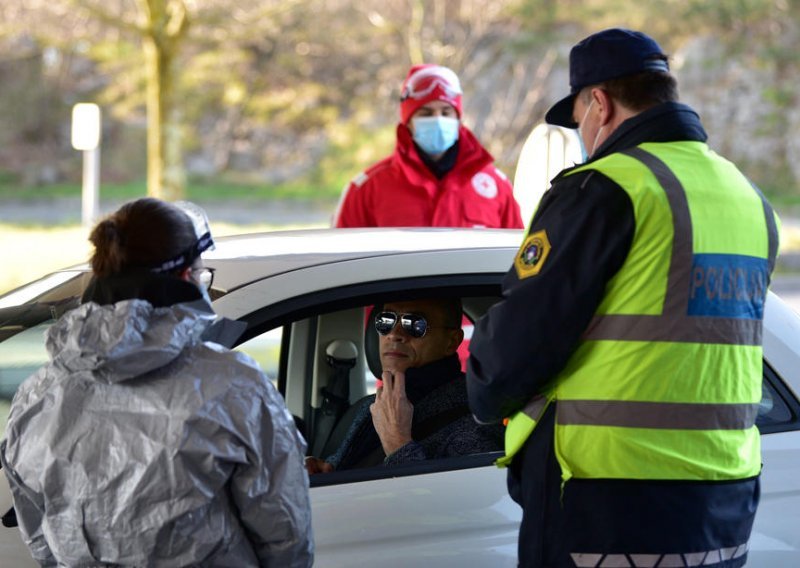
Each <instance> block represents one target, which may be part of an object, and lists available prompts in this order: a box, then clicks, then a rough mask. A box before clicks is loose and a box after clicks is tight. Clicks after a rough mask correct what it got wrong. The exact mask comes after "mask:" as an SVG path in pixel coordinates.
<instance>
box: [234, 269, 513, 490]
mask: <svg viewBox="0 0 800 568" xmlns="http://www.w3.org/2000/svg"><path fill="white" fill-rule="evenodd" d="M449 295H457V296H458V297H459V298H461V300H462V303H463V307H464V318H463V320H462V328H464V329H465V344H468V341H469V337H471V331H472V322H473V321H475V320H477V319H478V318H479V317H481V316H482V315H483V313H485V311H486V310H487V309H488V308H489V307H490V306H491V305H492V304H494V302H496V301H497V300H498V299H499V285H498V284H497V283H492V284H491V285H485V284H482V285H479V286H476V285H474V284H471V285H468V286H461V287H459V286H457V285H456V286H440V287H436V288H434V289H431V288H430V287H425V288H417V289H414V288H412V287H409V286H407V285H402V283H398V285H397V288H396V289H394V290H390V291H386V290H380V291H378V292H376V293H366V294H355V295H353V296H351V297H346V298H338V299H332V298H330V297H327V296H326V295H325V294H321V295H319V297H317V298H306V299H305V300H306V303H305V305H302V307H301V308H300V309H296V310H290V311H287V312H285V313H281V314H279V315H278V317H275V318H274V319H272V320H265V321H263V322H258V323H256V324H255V325H253V326H251V328H250V329H249V330H248V334H247V335H246V337H245V340H244V341H243V342H242V343H241V344H240V345H239V346H238V347H237V349H240V350H242V351H244V352H246V353H248V354H249V355H251V356H253V357H254V358H255V359H256V360H257V361H259V362H260V363H261V364H262V366H263V367H264V368H265V370H266V371H267V372H268V374H269V375H270V377H271V378H272V379H273V381H275V382H276V383H277V384H278V386H279V389H280V390H281V393H282V394H283V396H284V399H285V400H286V403H287V406H288V407H289V410H290V411H291V413H292V414H293V416H294V417H295V421H296V422H297V423H298V425H299V426H300V427H301V429H302V430H303V433H304V436H305V438H306V440H307V442H308V445H309V455H314V456H317V457H321V458H325V457H328V456H329V455H330V454H331V453H332V451H334V449H335V448H337V447H338V446H339V442H341V440H342V438H343V437H344V436H345V435H347V432H348V430H349V426H350V425H351V424H352V420H353V417H352V415H353V414H354V413H355V412H356V410H357V406H358V405H363V404H365V398H364V397H368V396H370V395H371V394H374V392H375V386H376V376H375V373H374V372H373V370H371V369H370V364H369V357H368V350H369V349H370V347H369V346H368V345H366V342H367V339H365V337H366V333H365V332H367V331H373V332H374V328H373V323H372V320H371V319H370V318H369V317H368V314H369V313H370V311H371V309H372V307H373V306H374V305H376V304H381V303H384V302H389V301H398V300H402V299H414V298H426V297H431V296H433V297H436V296H449ZM315 300H316V302H315ZM254 320H255V321H257V320H258V315H257V314H256V315H255V316H254ZM262 330H263V331H262ZM257 331H261V333H258V332H257ZM375 337H377V335H376V336H375ZM268 338H272V339H271V340H269V339H268ZM278 338H280V340H278ZM267 344H269V345H271V348H272V352H271V354H270V355H269V362H268V363H266V364H265V363H263V362H262V360H263V351H264V346H265V345H267ZM278 345H279V349H278V350H277V352H276V351H275V348H276V347H277V346H278ZM337 349H338V350H339V357H344V356H346V357H351V356H352V359H353V361H352V362H350V366H349V368H348V369H347V370H346V371H344V372H345V379H344V380H345V382H346V385H347V388H346V389H342V388H341V387H340V386H337V385H336V380H337V379H336V378H337V376H341V374H340V373H342V371H341V368H340V367H339V368H338V369H337V361H336V359H337V357H336V356H334V355H336V352H337ZM374 349H376V351H377V347H374ZM259 352H262V353H261V355H260V354H259ZM342 354H344V355H342ZM460 355H462V357H463V358H465V357H466V355H467V352H466V349H464V350H463V354H460ZM276 361H277V369H276V367H275V363H276ZM373 368H374V364H373ZM378 372H380V371H379V370H378ZM343 391H344V392H343ZM331 393H332V394H334V396H340V395H342V394H344V396H345V397H346V399H347V400H346V405H345V406H344V408H342V409H339V411H338V412H337V411H336V410H333V414H335V416H333V417H331V416H328V415H326V414H330V413H331V408H330V406H331V405H330V404H328V403H329V397H328V396H327V395H329V394H331ZM368 403H369V401H366V404H368ZM348 410H349V411H350V412H349V414H345V413H346V412H347V411H348ZM465 416H468V414H465ZM455 419H456V418H454V419H453V420H455ZM498 430H499V428H498ZM496 439H497V443H496V445H494V446H493V447H492V448H491V451H480V452H478V453H476V454H468V455H462V456H456V457H446V458H439V459H429V460H424V461H417V462H413V463H410V464H404V465H398V466H384V465H383V464H382V463H379V465H369V464H367V465H366V466H364V467H352V468H348V469H343V470H341V471H335V472H333V473H328V474H316V475H313V476H311V477H312V480H311V483H312V485H313V486H318V485H319V486H321V485H333V484H339V483H352V482H356V481H365V480H369V479H380V478H385V477H397V476H407V475H417V474H423V473H430V472H433V471H446V470H447V471H449V470H456V469H466V468H472V467H480V466H488V465H490V464H492V463H493V462H494V461H495V460H496V459H497V458H498V457H499V456H500V455H501V451H502V435H499V436H497V438H496Z"/></svg>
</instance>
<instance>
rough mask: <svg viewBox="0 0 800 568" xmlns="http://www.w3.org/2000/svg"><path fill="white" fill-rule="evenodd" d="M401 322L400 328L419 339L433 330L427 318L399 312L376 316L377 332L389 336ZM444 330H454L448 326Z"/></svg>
mask: <svg viewBox="0 0 800 568" xmlns="http://www.w3.org/2000/svg"><path fill="white" fill-rule="evenodd" d="M398 321H399V322H400V327H401V328H403V331H405V332H406V333H407V334H408V335H410V336H411V337H414V338H416V339H419V338H420V337H424V336H425V334H426V333H428V330H429V329H433V328H434V327H435V326H432V325H430V324H429V323H428V320H427V319H425V316H421V315H418V314H398V313H397V312H380V313H379V314H378V315H376V316H375V330H376V331H377V332H378V333H380V334H381V335H389V334H390V333H391V332H392V330H393V329H394V326H396V325H397V323H398ZM441 327H442V328H443V329H454V328H452V327H448V326H441Z"/></svg>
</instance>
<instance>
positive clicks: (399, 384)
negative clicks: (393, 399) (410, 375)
mask: <svg viewBox="0 0 800 568" xmlns="http://www.w3.org/2000/svg"><path fill="white" fill-rule="evenodd" d="M392 382H393V383H394V384H393V385H392V387H393V388H394V390H396V391H397V394H398V395H399V396H406V374H405V373H399V372H398V373H395V374H394V380H393V381H392Z"/></svg>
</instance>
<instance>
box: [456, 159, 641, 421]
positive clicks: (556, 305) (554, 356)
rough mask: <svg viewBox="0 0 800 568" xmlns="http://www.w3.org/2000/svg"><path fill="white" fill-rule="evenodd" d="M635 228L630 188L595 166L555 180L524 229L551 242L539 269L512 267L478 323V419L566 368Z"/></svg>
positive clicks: (473, 390)
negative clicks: (499, 295)
mask: <svg viewBox="0 0 800 568" xmlns="http://www.w3.org/2000/svg"><path fill="white" fill-rule="evenodd" d="M634 228H635V221H634V216H633V205H632V203H631V201H630V198H629V197H628V195H627V193H626V192H625V191H624V190H623V189H622V188H620V187H619V186H617V185H616V184H614V183H613V182H612V181H610V180H609V179H607V178H605V177H604V176H602V175H601V174H599V173H597V172H587V173H579V174H575V175H573V176H570V177H568V178H565V179H564V178H562V180H561V181H560V182H559V181H558V180H557V181H556V183H555V185H554V186H553V187H552V188H551V190H550V191H549V192H547V194H545V196H544V197H543V198H542V201H541V203H540V206H539V208H538V210H537V212H536V214H535V215H534V218H533V221H532V224H531V228H530V229H529V232H528V236H530V235H533V234H534V233H539V234H540V235H541V234H545V235H546V237H547V241H548V242H549V246H550V248H549V250H548V251H547V255H546V256H544V255H543V256H542V259H543V260H541V261H540V262H541V265H540V267H539V272H538V273H537V274H535V275H528V276H527V277H522V278H521V277H520V276H519V275H518V274H517V270H516V268H515V266H512V267H511V270H510V271H509V272H508V274H507V275H506V277H505V279H504V281H503V297H502V299H501V300H500V301H499V302H498V303H497V304H495V305H494V306H492V308H491V309H490V310H489V311H488V312H487V313H486V315H485V316H484V317H483V318H481V319H480V320H479V321H478V322H477V323H476V325H475V331H474V333H473V336H472V340H471V342H470V357H469V360H468V363H467V392H468V395H469V403H470V408H471V410H472V412H473V414H474V415H475V417H476V418H477V419H478V420H480V421H481V422H494V421H498V420H501V419H503V418H505V417H508V416H511V414H513V413H514V412H515V411H516V410H518V409H519V408H521V407H522V406H524V404H525V403H527V402H528V401H529V400H530V399H531V398H532V397H533V396H534V395H536V394H539V393H541V392H542V391H543V390H544V389H545V387H547V386H548V384H549V383H550V382H551V381H552V380H553V379H554V378H555V376H556V375H557V374H558V373H559V372H560V371H561V370H562V369H563V368H564V366H565V365H566V363H567V360H568V359H569V357H570V355H571V354H572V352H573V351H574V350H575V348H576V346H577V344H578V341H579V340H580V336H581V334H582V333H583V331H584V330H585V329H586V327H587V326H588V324H589V322H590V320H591V318H592V316H593V315H594V313H595V311H596V310H597V307H598V306H599V304H600V302H601V300H602V298H603V294H604V291H605V287H606V283H607V282H608V281H609V280H610V279H611V278H612V277H613V276H614V274H616V272H617V271H618V270H619V269H620V267H621V266H622V264H623V263H624V261H625V258H626V257H627V254H628V251H629V250H630V246H631V242H632V239H633V233H634ZM526 240H527V237H526ZM524 247H525V245H524V243H523V248H524ZM522 250H523V249H522V248H521V249H520V252H518V253H517V256H519V255H520V253H521V252H522ZM515 258H516V257H515Z"/></svg>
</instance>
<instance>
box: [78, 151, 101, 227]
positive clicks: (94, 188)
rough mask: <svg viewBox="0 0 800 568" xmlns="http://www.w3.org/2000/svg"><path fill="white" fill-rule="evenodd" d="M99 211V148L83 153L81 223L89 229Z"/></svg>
mask: <svg viewBox="0 0 800 568" xmlns="http://www.w3.org/2000/svg"><path fill="white" fill-rule="evenodd" d="M99 210H100V147H99V146H98V147H97V148H95V149H93V150H84V151H83V189H82V192H81V222H82V223H83V226H84V227H91V226H92V224H93V223H94V220H95V219H96V218H97V214H98V212H99Z"/></svg>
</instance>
